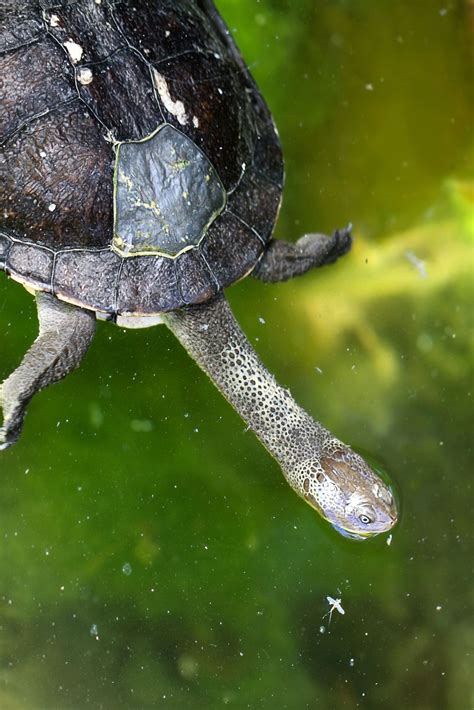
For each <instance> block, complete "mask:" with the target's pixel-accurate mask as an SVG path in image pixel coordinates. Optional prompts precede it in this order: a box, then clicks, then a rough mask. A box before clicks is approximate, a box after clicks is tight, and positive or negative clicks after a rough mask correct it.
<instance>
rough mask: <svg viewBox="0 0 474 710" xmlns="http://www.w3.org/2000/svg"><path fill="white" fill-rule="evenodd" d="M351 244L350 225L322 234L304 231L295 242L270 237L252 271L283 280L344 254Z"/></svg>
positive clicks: (256, 274)
mask: <svg viewBox="0 0 474 710" xmlns="http://www.w3.org/2000/svg"><path fill="white" fill-rule="evenodd" d="M351 245H352V236H351V227H350V226H349V227H346V228H345V229H340V230H337V231H336V232H334V234H333V235H332V237H326V236H325V235H324V234H305V236H304V237H301V239H298V241H297V242H296V243H295V244H292V243H291V242H285V241H282V240H281V239H273V240H272V241H271V242H270V244H269V246H268V249H267V251H266V252H265V254H264V255H263V257H262V259H261V260H260V262H259V263H258V264H257V266H256V267H255V269H254V270H253V272H252V275H253V276H255V277H256V278H258V279H260V280H261V281H270V282H276V281H287V280H288V279H292V278H293V277H294V276H300V275H301V274H305V273H306V272H307V271H309V270H310V269H314V268H315V267H316V266H326V264H332V263H333V262H334V261H337V259H339V257H340V256H343V255H344V254H346V253H347V252H348V251H349V249H350V248H351Z"/></svg>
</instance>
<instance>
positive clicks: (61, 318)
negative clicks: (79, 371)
mask: <svg viewBox="0 0 474 710" xmlns="http://www.w3.org/2000/svg"><path fill="white" fill-rule="evenodd" d="M36 304H37V308H38V320H39V335H38V337H37V338H36V340H35V341H34V343H33V345H32V346H31V347H30V349H29V350H28V352H27V353H26V355H25V357H24V358H23V360H22V362H21V364H20V365H19V367H17V369H16V370H14V371H13V372H12V374H11V375H10V376H9V377H7V379H6V380H5V381H4V382H3V384H2V385H0V406H1V407H2V409H3V427H2V428H0V450H1V449H6V448H7V447H8V446H11V444H14V443H15V441H16V440H17V439H18V437H19V435H20V431H21V428H22V425H23V419H24V417H25V413H26V407H27V405H28V403H29V401H30V399H31V398H32V397H33V395H34V394H36V392H39V391H40V390H42V389H44V388H45V387H47V386H48V385H50V384H52V383H53V382H57V381H58V380H60V379H62V378H63V377H65V376H66V375H67V374H69V373H70V372H71V371H72V370H74V369H75V368H76V367H77V366H78V365H79V363H80V362H81V360H82V358H83V356H84V354H85V353H86V351H87V348H88V347H89V345H90V343H91V341H92V338H93V336H94V331H95V314H94V313H92V312H90V311H86V310H83V309H82V308H78V307H76V306H71V305H69V304H68V303H64V302H61V301H59V300H58V299H56V298H54V297H53V296H50V295H49V294H46V293H41V292H38V293H37V294H36Z"/></svg>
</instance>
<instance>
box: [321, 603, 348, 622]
mask: <svg viewBox="0 0 474 710" xmlns="http://www.w3.org/2000/svg"><path fill="white" fill-rule="evenodd" d="M326 600H327V603H328V604H329V606H330V609H329V611H328V612H327V614H324V616H329V623H331V619H332V613H333V611H334V610H336V611H338V612H339V614H342V615H344V614H345V613H346V612H345V611H344V609H343V608H342V606H341V600H340V599H333V598H332V597H326ZM323 619H324V617H323Z"/></svg>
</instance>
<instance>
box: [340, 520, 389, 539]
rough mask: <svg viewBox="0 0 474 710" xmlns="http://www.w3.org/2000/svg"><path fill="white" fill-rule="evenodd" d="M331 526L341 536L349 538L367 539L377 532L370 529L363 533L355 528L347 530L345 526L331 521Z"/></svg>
mask: <svg viewBox="0 0 474 710" xmlns="http://www.w3.org/2000/svg"><path fill="white" fill-rule="evenodd" d="M329 522H331V521H329ZM332 526H333V528H334V530H337V532H338V533H340V534H341V535H342V536H343V537H347V538H349V539H350V540H368V539H369V538H371V537H375V536H376V535H377V534H378V532H377V531H372V530H371V531H368V532H365V533H364V532H360V531H357V532H356V531H355V530H347V529H346V528H343V527H341V526H340V525H337V523H332Z"/></svg>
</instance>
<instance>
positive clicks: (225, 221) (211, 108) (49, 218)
mask: <svg viewBox="0 0 474 710" xmlns="http://www.w3.org/2000/svg"><path fill="white" fill-rule="evenodd" d="M0 94H1V95H2V97H4V98H3V99H2V102H1V108H0V151H1V158H0V184H1V188H0V199H1V214H2V217H1V221H0V269H3V270H5V271H6V272H7V273H9V274H10V275H11V276H12V277H13V278H15V279H16V280H17V281H20V282H21V283H23V284H24V285H25V286H27V287H29V288H30V289H33V290H41V291H45V292H48V293H52V294H54V295H55V296H57V297H59V298H60V299H62V300H65V301H67V302H70V303H72V304H76V305H78V306H81V307H83V308H87V309H90V310H94V311H98V312H100V313H102V314H105V317H110V318H114V317H115V316H117V315H118V314H138V315H140V314H144V315H148V314H149V315H152V314H157V313H161V312H166V311H170V310H174V309H177V308H180V307H182V306H186V305H190V304H196V303H202V302H204V301H206V300H209V299H210V298H212V297H213V296H214V295H215V294H216V293H217V292H218V291H220V290H221V289H222V288H224V287H226V286H228V285H229V284H231V283H233V282H234V281H236V280H238V279H240V278H242V277H243V276H245V275H247V274H248V273H250V272H251V271H252V270H253V268H254V267H255V266H256V264H257V263H258V261H259V259H260V258H261V256H262V255H263V253H264V252H265V249H266V247H267V245H268V243H269V240H270V238H271V234H272V230H273V226H274V224H275V220H276V217H277V213H278V209H279V205H280V200H281V191H282V183H283V163H282V156H281V150H280V144H279V141H278V137H277V134H276V130H275V127H274V124H273V121H272V118H271V115H270V113H269V111H268V108H267V106H266V105H265V102H264V100H263V99H262V97H261V95H260V93H259V91H258V89H257V87H256V85H255V82H254V81H253V79H252V77H251V76H250V74H249V72H248V70H247V68H246V66H245V64H244V62H243V60H242V58H241V56H240V54H239V52H238V49H237V48H236V46H235V44H234V42H233V40H232V38H231V37H230V35H229V32H228V30H227V29H226V27H225V25H224V23H223V21H222V20H221V18H220V16H219V15H218V13H217V11H216V9H215V8H214V5H213V4H212V2H210V0H180V2H179V3H176V2H175V0H172V1H171V0H154V1H146V0H125V1H123V2H120V1H118V0H117V1H116V0H101V2H99V3H98V2H96V1H95V0H77V1H76V2H74V1H73V2H70V1H69V2H66V1H65V0H62V1H61V0H43V1H39V0H36V1H33V0H23V2H12V3H11V4H9V3H2V7H1V9H0ZM165 127H166V130H167V131H168V133H170V132H171V133H172V135H173V136H174V137H176V139H177V140H178V141H182V142H184V143H186V145H187V146H188V147H189V146H191V147H192V150H194V151H195V152H196V151H198V152H199V155H200V156H203V158H202V162H203V163H206V165H208V166H209V165H210V166H212V171H213V175H214V176H215V181H218V183H219V185H220V187H221V189H222V194H223V200H222V205H221V206H220V207H219V210H218V212H216V214H213V215H212V219H210V220H208V221H207V222H206V223H205V224H204V226H203V228H202V230H201V232H199V238H198V239H195V240H194V242H189V243H187V244H186V248H185V249H183V251H182V252H180V253H177V254H176V255H174V256H170V255H167V254H163V253H161V252H160V250H159V249H158V250H155V251H153V250H151V251H150V252H149V253H142V252H139V253H137V254H123V253H120V252H119V251H117V250H115V249H114V248H113V246H114V225H115V222H116V218H117V215H116V214H115V213H116V202H115V197H114V189H115V188H114V185H115V182H116V178H115V174H116V160H117V155H118V151H119V147H120V146H125V145H126V144H128V143H130V144H132V143H135V144H136V145H137V146H138V147H139V148H140V146H143V145H146V144H147V141H149V140H150V137H151V136H153V135H155V134H156V133H157V132H159V131H161V130H162V129H163V128H165ZM163 135H164V132H163ZM150 145H151V143H150ZM122 152H123V153H125V151H122ZM201 177H202V179H204V177H205V176H204V173H203V174H202V176H201ZM157 179H158V178H157ZM160 179H161V178H160ZM193 182H194V184H195V183H196V180H194V178H193ZM160 189H161V190H162V191H164V193H165V194H166V180H165V181H164V182H163V180H162V183H161V184H160ZM183 204H184V205H185V203H183ZM178 207H179V205H178ZM186 209H188V207H186V205H185V206H184V207H183V209H182V210H180V215H181V218H182V219H184V221H186V219H188V223H189V226H190V227H191V226H195V225H193V222H194V220H195V212H194V211H193V205H191V206H190V207H189V214H188V213H187V212H186ZM183 210H184V212H183ZM178 211H179V210H178ZM183 215H184V216H183ZM132 224H133V222H132ZM166 226H167V225H165V227H166ZM185 227H186V225H185ZM185 227H183V229H184V230H185V231H186V229H185ZM198 231H199V230H198ZM195 232H196V229H194V233H195Z"/></svg>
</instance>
